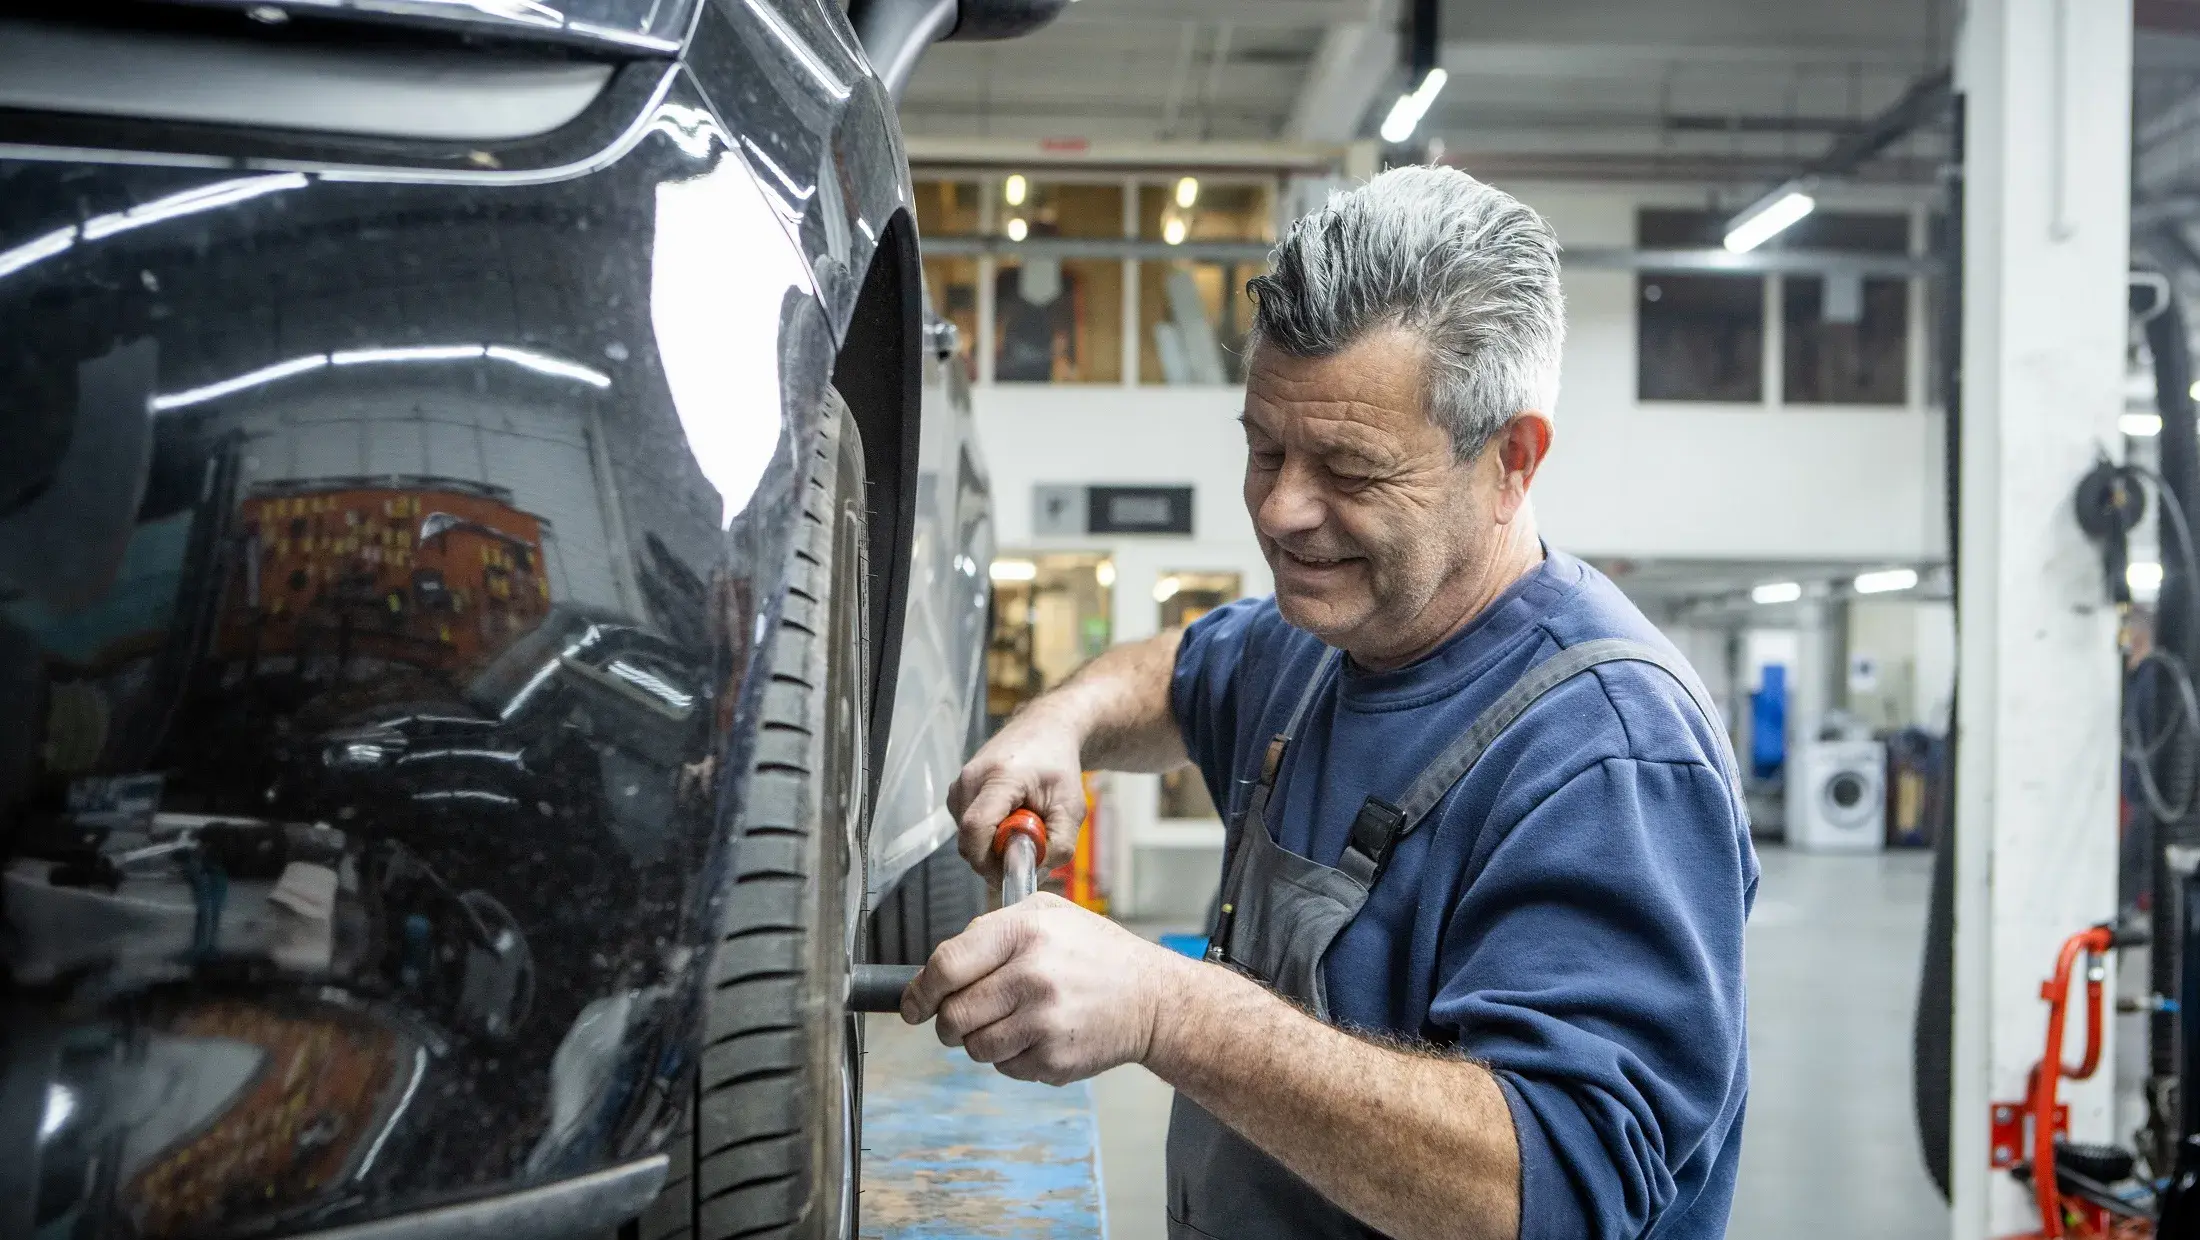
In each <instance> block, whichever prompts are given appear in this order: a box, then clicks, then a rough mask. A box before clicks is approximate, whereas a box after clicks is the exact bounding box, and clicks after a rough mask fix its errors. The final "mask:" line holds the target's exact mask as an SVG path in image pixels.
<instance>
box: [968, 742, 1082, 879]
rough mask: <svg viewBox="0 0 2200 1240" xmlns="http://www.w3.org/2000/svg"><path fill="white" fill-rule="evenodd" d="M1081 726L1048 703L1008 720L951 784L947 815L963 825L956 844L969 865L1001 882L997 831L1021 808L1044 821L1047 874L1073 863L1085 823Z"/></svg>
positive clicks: (1043, 864)
mask: <svg viewBox="0 0 2200 1240" xmlns="http://www.w3.org/2000/svg"><path fill="white" fill-rule="evenodd" d="M1083 743H1084V734H1083V730H1082V729H1080V728H1078V727H1076V726H1074V725H1073V724H1070V723H1068V722H1065V721H1064V720H1063V719H1062V718H1061V716H1060V715H1059V714H1057V713H1056V712H1055V711H1052V710H1049V709H1047V706H1046V704H1045V703H1044V701H1042V702H1041V703H1039V704H1037V705H1035V706H1034V707H1033V708H1032V709H1031V710H1027V711H1025V712H1024V713H1023V714H1020V715H1018V716H1016V717H1015V718H1014V719H1011V720H1009V722H1008V725H1007V726H1006V727H1003V728H1002V729H1001V730H1000V732H999V733H997V734H996V735H995V736H994V737H993V739H992V740H990V741H987V742H986V743H985V747H984V748H982V749H980V750H978V753H977V756H975V757H973V758H971V759H970V762H969V764H968V765H966V766H964V767H963V769H962V774H960V775H957V776H956V777H955V782H954V783H952V784H950V785H948V789H947V812H948V813H950V814H953V815H954V816H955V824H956V827H957V828H958V830H957V834H956V848H957V850H958V851H960V852H961V853H962V856H963V860H965V861H968V862H969V863H970V868H971V869H974V870H976V871H977V872H978V873H980V874H983V875H985V877H986V879H987V881H988V882H991V883H992V884H993V885H995V886H999V885H1000V881H1001V863H1000V860H999V859H998V858H996V857H995V856H994V855H993V833H994V831H995V830H996V829H998V828H999V827H1000V825H1001V820H1002V819H1003V818H1006V817H1008V816H1009V814H1010V813H1012V812H1013V811H1015V810H1019V809H1028V810H1030V811H1032V812H1033V813H1035V814H1037V815H1039V816H1040V817H1041V818H1044V819H1046V823H1047V855H1046V856H1045V857H1043V858H1041V859H1040V863H1039V868H1040V870H1041V871H1044V870H1046V869H1048V868H1049V867H1051V866H1055V865H1060V864H1061V863H1062V862H1064V861H1067V860H1069V858H1070V856H1071V854H1072V853H1074V852H1075V851H1076V850H1077V830H1078V828H1079V827H1081V826H1083V825H1084V822H1085V784H1084V768H1083V766H1082V764H1081V762H1080V760H1079V752H1078V751H1079V748H1080V747H1081V746H1082V745H1083Z"/></svg>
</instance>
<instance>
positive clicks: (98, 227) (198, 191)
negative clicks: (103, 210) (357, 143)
mask: <svg viewBox="0 0 2200 1240" xmlns="http://www.w3.org/2000/svg"><path fill="white" fill-rule="evenodd" d="M306 184H307V181H306V176H305V174H304V173H302V172H281V173H276V174H275V175H273V176H260V177H238V178H236V179H234V180H229V181H216V182H214V183H213V184H211V185H200V186H197V187H195V188H192V189H187V190H184V191H183V192H182V193H180V194H170V195H168V196H167V197H166V198H155V199H153V200H152V201H151V202H141V203H139V204H138V205H137V206H134V207H131V208H130V209H128V210H126V211H111V212H109V213H107V214H106V215H95V216H93V217H92V218H90V219H88V220H86V221H84V222H83V223H82V224H71V225H69V226H68V227H65V228H57V229H55V230H53V231H52V232H49V233H45V234H42V235H40V236H37V237H33V238H31V239H30V240H29V241H26V242H24V243H22V244H21V245H18V246H14V247H12V248H10V249H6V250H0V276H6V275H10V274H13V273H14V272H17V271H21V270H22V269H23V268H25V267H28V266H30V265H31V264H32V263H35V262H39V261H40V260H42V259H48V258H52V257H53V256H54V255H56V254H59V253H61V252H62V251H63V250H66V249H68V248H69V247H70V246H73V245H75V244H76V243H77V242H78V241H97V240H99V239H100V238H102V237H112V236H114V235H115V234H116V233H125V232H129V231H130V230H131V229H133V228H143V227H145V226H146V225H147V224H157V223H159V222H160V221H162V220H172V219H175V218H176V217H177V216H179V215H191V214H193V213H195V212H199V211H211V210H213V209H214V208H215V207H226V206H228V205H230V204H231V203H238V202H243V201H245V200H246V199H249V198H257V197H259V196H260V195H262V194H272V193H275V192H276V191H278V190H286V189H301V188H303V187H304V186H305V185H306Z"/></svg>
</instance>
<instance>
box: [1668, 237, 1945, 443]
mask: <svg viewBox="0 0 2200 1240" xmlns="http://www.w3.org/2000/svg"><path fill="white" fill-rule="evenodd" d="M1730 218H1731V215H1730V213H1728V212H1725V211H1674V210H1644V211H1642V212H1640V213H1639V215H1638V216H1637V219H1636V225H1637V240H1638V242H1639V243H1640V245H1641V246H1642V248H1644V249H1684V250H1701V249H1713V248H1716V247H1718V246H1719V245H1720V244H1721V242H1722V241H1723V240H1724V232H1725V229H1726V225H1727V222H1728V220H1729V219H1730ZM1764 248H1765V249H1766V250H1767V251H1778V250H1783V249H1785V250H1811V251H1828V252H1833V253H1837V254H1857V255H1896V256H1900V255H1905V254H1907V253H1908V252H1909V248H1910V219H1909V217H1908V216H1907V215H1897V214H1888V213H1876V214H1874V213H1859V212H1837V211H1835V212H1818V213H1815V214H1813V215H1810V216H1808V217H1806V218H1804V219H1803V220H1801V221H1799V222H1798V223H1796V224H1795V225H1794V226H1793V227H1791V228H1789V229H1788V230H1787V231H1785V232H1783V233H1782V234H1780V235H1779V236H1778V237H1775V238H1773V239H1772V240H1770V241H1768V242H1766V243H1765V246H1764ZM1635 294H1636V299H1635V309H1636V396H1637V399H1640V400H1643V401H1718V402H1727V403H1736V404H1761V403H1765V402H1767V401H1771V402H1773V403H1781V404H1797V405H1817V404H1863V405H1900V404H1903V403H1904V402H1905V401H1907V400H1908V399H1909V397H1910V374H1909V369H1910V335H1911V332H1912V330H1913V328H1914V324H1913V323H1912V321H1911V319H1912V316H1911V313H1910V300H1911V281H1909V280H1908V279H1905V278H1902V277H1898V276H1896V277H1889V276H1866V275H1863V274H1861V273H1855V274H1845V273H1840V272H1828V273H1825V274H1807V273H1801V274H1772V275H1741V274H1736V275H1724V274H1715V273H1702V272H1664V271H1643V272H1640V273H1638V274H1637V275H1636V277H1635ZM1768 307H1776V309H1775V310H1774V311H1773V312H1774V313H1776V314H1777V316H1778V317H1777V319H1776V320H1775V321H1773V322H1771V323H1769V324H1768V323H1767V321H1766V317H1767V310H1768ZM1768 332H1769V333H1770V335H1769V338H1768V335H1767V333H1768ZM1770 376H1777V377H1778V379H1779V386H1778V387H1777V388H1776V389H1773V390H1771V391H1767V385H1766V379H1767V378H1768V377H1770Z"/></svg>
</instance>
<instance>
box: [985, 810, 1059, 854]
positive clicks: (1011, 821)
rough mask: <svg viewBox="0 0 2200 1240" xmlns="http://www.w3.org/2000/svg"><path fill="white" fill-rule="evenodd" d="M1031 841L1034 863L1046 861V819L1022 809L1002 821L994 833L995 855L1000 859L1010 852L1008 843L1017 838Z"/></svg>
mask: <svg viewBox="0 0 2200 1240" xmlns="http://www.w3.org/2000/svg"><path fill="white" fill-rule="evenodd" d="M1019 835H1021V836H1023V837H1025V838H1026V839H1029V840H1030V841H1031V856H1032V859H1033V863H1034V864H1037V863H1039V862H1043V861H1045V860H1046V855H1047V824H1046V820H1045V819H1044V818H1041V817H1039V816H1038V815H1037V814H1034V813H1032V812H1031V811H1030V810H1028V809H1020V810H1017V811H1015V812H1014V813H1012V814H1010V815H1009V816H1008V817H1006V818H1003V819H1001V825H1000V827H999V828H998V829H996V830H995V831H994V832H993V855H994V856H996V857H998V856H1000V855H1001V854H1002V853H1005V852H1007V851H1008V842H1009V841H1010V840H1012V839H1015V838H1016V837H1017V836H1019Z"/></svg>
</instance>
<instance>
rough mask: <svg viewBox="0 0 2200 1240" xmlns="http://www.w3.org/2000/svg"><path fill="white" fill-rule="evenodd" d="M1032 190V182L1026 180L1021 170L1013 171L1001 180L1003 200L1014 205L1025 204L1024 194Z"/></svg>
mask: <svg viewBox="0 0 2200 1240" xmlns="http://www.w3.org/2000/svg"><path fill="white" fill-rule="evenodd" d="M1030 192H1031V182H1029V181H1026V180H1024V174H1023V173H1021V172H1012V173H1010V174H1009V177H1008V179H1007V180H1006V181H1003V182H1001V201H1003V202H1005V203H1007V204H1008V205H1009V206H1012V207H1020V206H1022V205H1024V195H1025V194H1028V193H1030Z"/></svg>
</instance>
